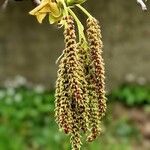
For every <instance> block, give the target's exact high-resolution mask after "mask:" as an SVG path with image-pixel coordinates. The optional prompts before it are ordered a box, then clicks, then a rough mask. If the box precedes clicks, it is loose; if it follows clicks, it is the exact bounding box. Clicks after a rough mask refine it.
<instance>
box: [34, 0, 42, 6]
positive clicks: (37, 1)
mask: <svg viewBox="0 0 150 150" xmlns="http://www.w3.org/2000/svg"><path fill="white" fill-rule="evenodd" d="M32 2H33V3H34V4H35V5H40V3H41V1H40V0H32Z"/></svg>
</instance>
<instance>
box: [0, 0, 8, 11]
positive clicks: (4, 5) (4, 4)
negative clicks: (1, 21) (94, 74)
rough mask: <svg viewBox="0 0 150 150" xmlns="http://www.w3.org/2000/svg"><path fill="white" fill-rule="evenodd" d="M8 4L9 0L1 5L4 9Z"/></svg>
mask: <svg viewBox="0 0 150 150" xmlns="http://www.w3.org/2000/svg"><path fill="white" fill-rule="evenodd" d="M7 5H8V0H5V1H4V3H3V4H2V6H1V7H0V8H1V9H2V10H4V9H5V8H6V7H7Z"/></svg>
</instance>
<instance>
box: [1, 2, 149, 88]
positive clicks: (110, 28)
mask: <svg viewBox="0 0 150 150" xmlns="http://www.w3.org/2000/svg"><path fill="white" fill-rule="evenodd" d="M30 4H31V3H30V2H29V1H25V2H20V3H13V4H10V5H9V6H8V8H7V9H6V10H5V12H1V13H0V85H2V83H3V82H4V81H5V80H7V79H8V78H13V77H15V76H16V75H18V74H19V75H22V76H25V77H26V78H27V79H28V80H29V81H32V82H33V83H37V84H44V85H45V86H47V87H50V88H53V87H54V84H55V79H56V70H57V66H56V65H55V60H56V59H57V57H58V56H59V55H60V54H61V51H62V49H63V48H64V44H63V35H62V29H57V27H56V26H55V25H54V26H50V25H49V24H48V23H44V24H41V25H40V24H38V23H37V21H36V19H35V18H34V17H32V16H29V15H28V11H29V10H31V9H32V6H31V5H30ZM95 4H96V5H95ZM86 7H87V8H88V10H89V11H90V12H91V13H92V14H93V15H95V16H96V17H97V19H98V20H100V22H101V26H102V33H103V41H104V45H105V47H104V58H105V63H106V75H107V86H108V87H109V89H111V88H112V87H114V86H117V85H119V84H121V83H122V82H124V80H125V77H126V76H127V75H128V74H135V75H136V76H137V77H144V78H145V79H146V80H147V81H148V82H149V81H150V76H149V74H150V59H149V58H150V12H149V11H148V12H146V13H144V12H142V11H141V9H140V7H138V6H137V5H136V3H135V0H133V1H125V0H122V1H121V0H113V1H112V0H107V1H105V0H91V1H90V0H88V1H87V4H86ZM149 8H150V6H149ZM81 18H82V19H83V20H84V17H83V16H82V15H81Z"/></svg>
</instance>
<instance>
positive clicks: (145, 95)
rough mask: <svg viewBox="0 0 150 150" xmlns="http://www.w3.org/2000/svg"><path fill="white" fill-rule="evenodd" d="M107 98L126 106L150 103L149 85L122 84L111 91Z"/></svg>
mask: <svg viewBox="0 0 150 150" xmlns="http://www.w3.org/2000/svg"><path fill="white" fill-rule="evenodd" d="M109 98H110V99H113V100H115V101H119V102H122V103H124V104H126V105H127V106H142V105H146V104H150V87H149V86H142V85H135V84H130V85H127V84H124V85H122V86H121V87H119V88H118V89H116V90H114V91H112V93H111V94H110V95H109Z"/></svg>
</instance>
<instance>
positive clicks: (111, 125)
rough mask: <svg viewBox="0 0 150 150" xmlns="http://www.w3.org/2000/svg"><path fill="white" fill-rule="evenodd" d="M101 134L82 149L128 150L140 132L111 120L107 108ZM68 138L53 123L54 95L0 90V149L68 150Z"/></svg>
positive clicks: (124, 120)
mask: <svg viewBox="0 0 150 150" xmlns="http://www.w3.org/2000/svg"><path fill="white" fill-rule="evenodd" d="M108 108H109V110H108V112H107V115H106V118H105V121H104V124H102V127H103V128H102V129H103V134H102V136H101V137H100V138H98V139H97V140H96V141H95V142H93V143H92V144H88V143H86V142H85V141H83V146H82V150H100V149H104V150H131V149H132V141H133V140H135V141H136V142H138V140H139V132H138V130H137V129H136V127H135V126H134V124H132V123H130V122H129V120H128V118H123V117H122V118H121V119H116V120H115V119H114V118H112V112H113V107H111V106H108ZM70 149H71V148H70V143H69V137H66V136H65V135H64V134H63V133H61V132H59V131H58V127H57V124H56V123H55V120H54V92H53V91H52V92H47V91H39V90H36V89H28V88H25V87H20V88H15V89H14V88H1V89H0V150H70Z"/></svg>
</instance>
